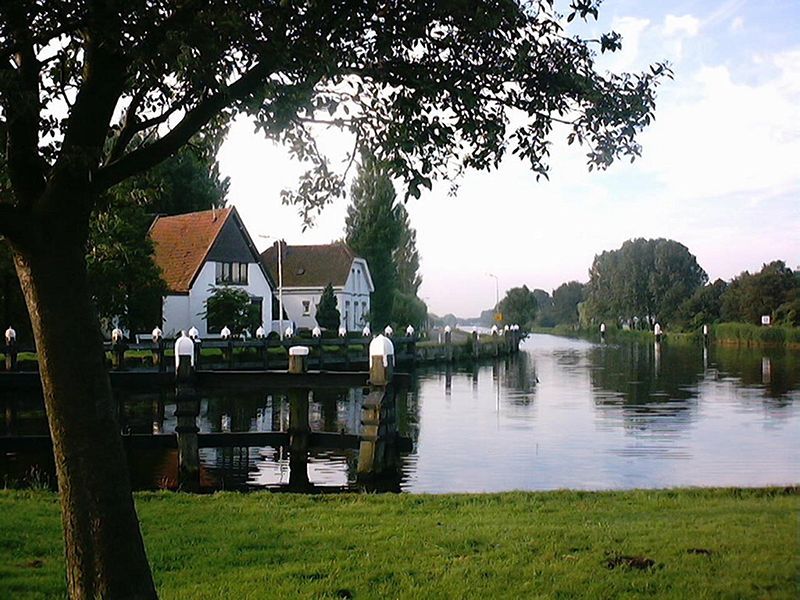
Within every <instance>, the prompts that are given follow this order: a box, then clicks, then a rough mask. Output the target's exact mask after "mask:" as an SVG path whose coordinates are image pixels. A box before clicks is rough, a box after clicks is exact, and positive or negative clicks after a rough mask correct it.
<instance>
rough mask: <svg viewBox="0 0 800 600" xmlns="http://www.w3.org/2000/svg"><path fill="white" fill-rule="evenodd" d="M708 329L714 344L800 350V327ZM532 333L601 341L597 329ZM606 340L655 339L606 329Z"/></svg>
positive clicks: (676, 334) (687, 338) (694, 336)
mask: <svg viewBox="0 0 800 600" xmlns="http://www.w3.org/2000/svg"><path fill="white" fill-rule="evenodd" d="M709 330H710V335H709V339H710V341H711V343H713V344H719V345H723V346H744V347H753V348H789V349H792V350H800V327H778V326H775V327H761V326H758V325H750V324H748V323H718V324H716V325H711V326H709ZM532 333H547V334H551V335H561V336H566V337H576V338H584V339H589V340H592V341H600V333H599V332H598V331H597V330H596V329H583V328H581V329H575V328H573V327H570V326H566V325H557V326H555V327H534V328H533V330H532ZM606 339H607V340H608V341H610V342H615V341H624V340H629V341H646V342H653V341H654V340H655V336H654V335H653V333H652V332H651V331H637V330H630V329H618V328H616V327H609V328H608V330H607V332H606ZM664 340H665V341H666V342H668V343H677V344H699V343H702V341H703V335H702V333H701V332H700V331H672V330H668V331H665V332H664Z"/></svg>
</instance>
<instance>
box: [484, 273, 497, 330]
mask: <svg viewBox="0 0 800 600" xmlns="http://www.w3.org/2000/svg"><path fill="white" fill-rule="evenodd" d="M487 275H488V276H489V277H494V318H495V320H497V311H498V309H499V307H500V281H499V280H498V279H497V275H495V274H493V273H487Z"/></svg>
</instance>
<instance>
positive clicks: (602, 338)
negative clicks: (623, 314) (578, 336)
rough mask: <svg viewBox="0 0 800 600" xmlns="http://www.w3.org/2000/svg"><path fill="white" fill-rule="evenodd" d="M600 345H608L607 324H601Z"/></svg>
mask: <svg viewBox="0 0 800 600" xmlns="http://www.w3.org/2000/svg"><path fill="white" fill-rule="evenodd" d="M600 343H602V344H605V343H606V324H605V323H600Z"/></svg>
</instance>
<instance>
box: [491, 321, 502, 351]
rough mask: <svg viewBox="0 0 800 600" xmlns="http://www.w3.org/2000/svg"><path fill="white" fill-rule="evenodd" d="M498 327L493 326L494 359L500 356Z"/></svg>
mask: <svg viewBox="0 0 800 600" xmlns="http://www.w3.org/2000/svg"><path fill="white" fill-rule="evenodd" d="M497 333H498V332H497V325H492V346H493V347H494V357H495V358H497V357H498V356H500V340H499V339H498V336H497Z"/></svg>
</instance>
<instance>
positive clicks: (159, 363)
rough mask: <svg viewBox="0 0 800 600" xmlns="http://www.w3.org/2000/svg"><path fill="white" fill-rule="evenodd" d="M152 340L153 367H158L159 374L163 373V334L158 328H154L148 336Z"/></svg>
mask: <svg viewBox="0 0 800 600" xmlns="http://www.w3.org/2000/svg"><path fill="white" fill-rule="evenodd" d="M150 337H151V338H152V340H153V347H152V350H151V352H152V354H153V366H154V367H158V370H159V372H162V373H163V371H164V332H163V331H161V328H160V327H155V328H154V329H153V331H152V332H151V334H150Z"/></svg>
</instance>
